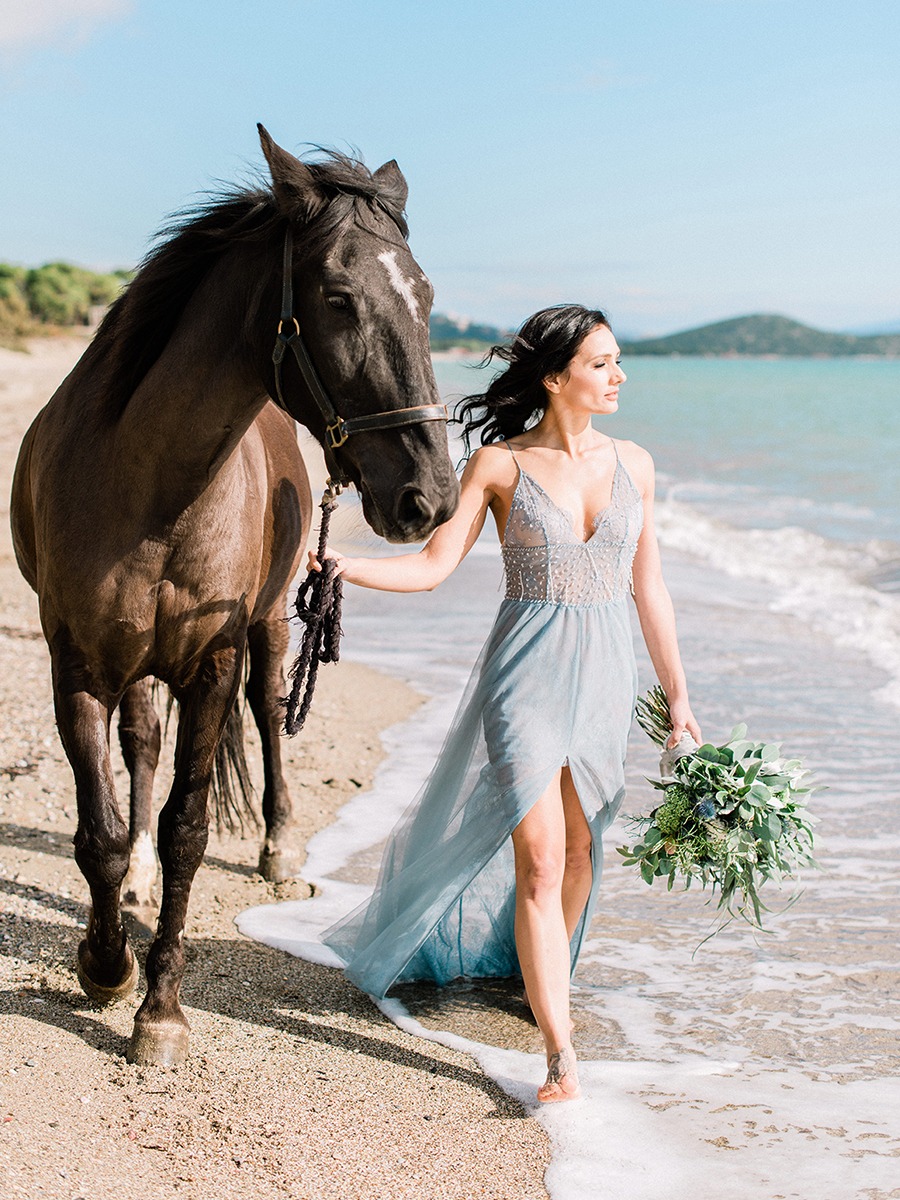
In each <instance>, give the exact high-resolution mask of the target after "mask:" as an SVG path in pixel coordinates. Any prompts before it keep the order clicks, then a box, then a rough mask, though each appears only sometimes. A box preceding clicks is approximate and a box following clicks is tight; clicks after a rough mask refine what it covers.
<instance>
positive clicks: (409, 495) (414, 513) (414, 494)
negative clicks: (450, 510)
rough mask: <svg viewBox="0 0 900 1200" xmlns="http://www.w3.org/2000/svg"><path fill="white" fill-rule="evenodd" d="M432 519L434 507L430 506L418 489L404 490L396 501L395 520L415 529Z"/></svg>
mask: <svg viewBox="0 0 900 1200" xmlns="http://www.w3.org/2000/svg"><path fill="white" fill-rule="evenodd" d="M433 517H434V505H433V504H430V503H429V502H428V500H427V499H426V497H425V495H424V493H422V492H420V491H419V489H418V488H405V489H404V490H403V491H402V492H401V493H400V496H399V498H398V500H397V520H398V521H399V522H400V523H401V524H402V525H406V526H409V527H411V528H415V527H417V526H423V525H426V524H428V522H430V521H431V520H432V519H433Z"/></svg>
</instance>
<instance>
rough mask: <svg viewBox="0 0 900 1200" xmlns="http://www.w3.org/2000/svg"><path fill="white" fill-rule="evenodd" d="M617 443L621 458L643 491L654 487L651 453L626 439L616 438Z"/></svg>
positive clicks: (617, 450)
mask: <svg viewBox="0 0 900 1200" xmlns="http://www.w3.org/2000/svg"><path fill="white" fill-rule="evenodd" d="M615 443H616V452H617V454H618V456H619V458H620V459H621V461H622V463H623V465H624V466H625V468H626V470H627V471H628V473H629V475H630V476H631V477H632V479H633V480H634V482H635V483H636V484H637V485H638V487H639V488H640V489H641V491H642V492H643V491H645V490H646V488H647V487H652V486H653V477H654V474H655V468H654V465H653V456H652V455H651V453H650V451H649V450H645V449H644V447H643V446H639V445H638V444H637V442H629V441H627V440H626V439H624V438H616V439H615Z"/></svg>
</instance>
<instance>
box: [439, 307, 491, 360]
mask: <svg viewBox="0 0 900 1200" xmlns="http://www.w3.org/2000/svg"><path fill="white" fill-rule="evenodd" d="M429 335H430V338H431V348H432V350H455V349H462V350H476V351H484V350H487V349H489V347H491V346H496V345H497V344H498V342H502V341H505V340H506V338H507V337H508V336H509V335H508V334H507V333H505V332H504V330H502V329H498V328H497V326H496V325H477V324H475V323H474V322H473V321H467V320H465V318H460V317H448V316H447V315H446V314H445V313H432V314H431V320H430V322H429Z"/></svg>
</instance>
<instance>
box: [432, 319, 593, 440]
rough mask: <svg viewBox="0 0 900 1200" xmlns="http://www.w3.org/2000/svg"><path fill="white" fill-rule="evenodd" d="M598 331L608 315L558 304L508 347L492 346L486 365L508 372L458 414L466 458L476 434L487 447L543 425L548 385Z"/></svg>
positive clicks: (466, 401)
mask: <svg viewBox="0 0 900 1200" xmlns="http://www.w3.org/2000/svg"><path fill="white" fill-rule="evenodd" d="M598 325H605V326H606V327H607V328H609V321H608V320H607V318H606V314H605V313H602V312H600V310H599V309H596V308H584V307H583V306H582V305H580V304H557V305H555V306H554V307H553V308H542V309H541V311H540V312H536V313H535V314H534V316H533V317H529V318H528V320H527V321H526V322H525V324H524V325H523V326H522V328H521V329H520V330H519V332H518V333H517V334H516V335H515V337H513V339H512V341H511V342H510V343H509V345H506V346H494V347H493V348H492V349H491V351H490V353H489V354H488V356H487V358H486V359H485V363H489V362H491V361H492V360H493V359H495V358H499V359H502V361H503V362H505V363H507V364H508V366H507V367H506V369H505V370H503V371H501V372H500V373H499V374H498V375H495V376H494V378H493V379H492V380H491V382H490V384H489V385H488V389H487V391H486V392H480V393H477V394H475V395H472V396H466V397H464V398H463V400H461V401H460V404H459V407H458V408H457V410H456V418H455V419H456V421H457V422H458V423H459V424H461V425H462V427H463V437H464V438H465V442H466V453H467V454H468V453H469V452H470V451H471V449H472V437H473V435H474V434H475V432H476V431H480V441H481V445H482V446H487V445H488V444H489V443H490V442H496V441H500V440H501V439H503V440H506V439H508V438H512V437H515V436H516V435H517V434H520V433H524V432H525V430H526V429H529V428H530V427H531V426H532V425H533V424H535V422H536V421H538V420H540V418H541V417H542V416H543V415H544V411H545V409H546V408H547V404H548V396H547V390H546V388H545V387H544V380H545V379H546V378H547V376H548V375H559V374H561V373H562V372H563V371H564V370H565V369H566V367H567V366H568V365H569V363H570V362H571V361H572V359H573V358H574V357H575V355H576V354H577V353H578V347H579V346H580V345H581V343H582V342H583V341H584V339H585V338H586V337H587V335H588V334H589V333H590V332H591V330H592V329H596V328H597V326H598Z"/></svg>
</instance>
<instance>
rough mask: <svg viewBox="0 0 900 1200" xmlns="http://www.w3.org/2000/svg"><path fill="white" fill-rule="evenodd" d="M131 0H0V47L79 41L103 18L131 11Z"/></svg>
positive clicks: (8, 47)
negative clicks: (63, 39) (62, 39)
mask: <svg viewBox="0 0 900 1200" xmlns="http://www.w3.org/2000/svg"><path fill="white" fill-rule="evenodd" d="M132 8H133V0H28V2H27V3H25V0H0V49H4V50H11V49H21V48H23V47H25V46H34V45H41V44H46V43H48V42H58V41H59V40H60V39H61V38H63V37H64V38H65V39H66V40H67V41H69V42H76V43H80V42H83V41H84V40H85V39H86V38H87V37H89V36H90V34H91V33H92V32H93V30H94V28H95V27H96V26H97V25H99V24H101V23H102V22H104V21H113V20H116V19H117V18H119V17H124V16H125V15H126V14H127V13H129V12H131V10H132Z"/></svg>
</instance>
